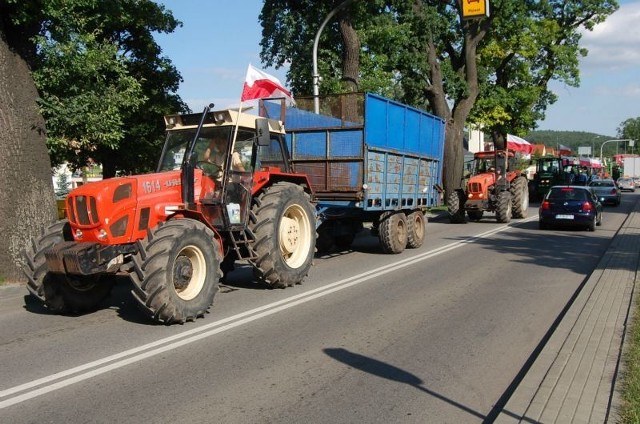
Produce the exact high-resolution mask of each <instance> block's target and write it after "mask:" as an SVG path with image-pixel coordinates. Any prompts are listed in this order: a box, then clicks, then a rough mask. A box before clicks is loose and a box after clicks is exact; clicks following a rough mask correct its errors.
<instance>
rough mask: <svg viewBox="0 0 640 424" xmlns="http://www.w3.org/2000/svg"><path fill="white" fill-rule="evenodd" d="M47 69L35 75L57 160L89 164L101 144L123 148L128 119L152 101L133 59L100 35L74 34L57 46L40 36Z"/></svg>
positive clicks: (41, 51) (49, 140)
mask: <svg viewBox="0 0 640 424" xmlns="http://www.w3.org/2000/svg"><path fill="white" fill-rule="evenodd" d="M36 41H37V44H38V46H39V47H40V50H39V59H40V63H41V66H40V68H38V69H36V70H35V71H34V72H33V78H34V81H35V83H36V87H38V90H39V91H40V93H42V94H41V99H40V106H41V109H42V114H43V116H44V118H45V120H46V121H47V130H48V143H49V145H50V149H51V153H52V156H53V159H54V162H56V163H58V162H61V161H65V160H67V161H72V162H73V163H74V164H75V165H76V166H77V167H81V166H84V164H85V163H86V161H87V159H88V158H89V157H90V156H91V153H92V152H93V151H95V148H96V145H98V144H101V145H105V146H109V147H111V148H114V149H115V148H117V147H118V145H119V142H120V141H121V140H122V139H123V138H124V137H125V128H124V127H123V123H124V122H123V116H124V115H125V114H126V113H134V112H135V111H136V110H137V109H138V108H139V107H140V105H141V104H142V103H144V101H145V100H146V97H145V96H144V94H143V92H142V88H141V85H140V83H139V82H138V81H137V80H136V79H135V78H133V77H132V76H131V75H130V74H129V72H128V69H127V68H128V63H127V62H128V59H127V58H126V57H125V56H124V55H122V54H120V53H118V46H117V45H115V44H114V43H112V42H109V41H104V40H97V39H96V36H95V35H94V34H69V35H68V39H67V40H66V41H63V42H57V41H54V40H52V39H51V38H47V37H44V36H38V37H37V38H36Z"/></svg>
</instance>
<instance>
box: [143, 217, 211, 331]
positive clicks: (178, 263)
mask: <svg viewBox="0 0 640 424" xmlns="http://www.w3.org/2000/svg"><path fill="white" fill-rule="evenodd" d="M221 261H222V253H221V251H220V248H219V244H218V241H217V239H216V236H215V234H214V233H213V231H211V230H210V229H209V228H208V227H207V226H206V225H204V224H203V223H201V222H198V221H195V220H192V219H176V220H173V221H169V222H166V223H163V224H160V225H159V226H158V227H156V228H154V229H152V230H150V231H149V232H148V234H147V238H146V239H144V240H141V241H139V242H138V253H137V254H136V255H134V257H133V263H134V270H133V272H132V273H131V280H132V282H133V291H132V293H133V296H134V298H135V299H136V300H137V301H138V303H139V305H140V307H141V309H142V310H143V311H144V312H145V313H146V314H147V315H148V316H149V317H151V318H152V319H154V320H156V321H159V322H162V323H165V324H173V323H180V324H183V323H184V322H186V321H194V320H195V319H196V318H199V317H202V316H203V315H204V314H205V313H206V312H207V311H208V310H209V308H210V307H211V305H212V304H213V299H214V297H215V295H216V293H217V291H218V282H219V281H220V278H221V277H222V272H221V270H220V263H221Z"/></svg>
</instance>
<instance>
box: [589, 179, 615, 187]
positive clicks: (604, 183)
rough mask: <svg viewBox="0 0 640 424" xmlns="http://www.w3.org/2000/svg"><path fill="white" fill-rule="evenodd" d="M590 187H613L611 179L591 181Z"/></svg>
mask: <svg viewBox="0 0 640 424" xmlns="http://www.w3.org/2000/svg"><path fill="white" fill-rule="evenodd" d="M589 185H590V186H591V187H613V186H614V184H613V181H602V180H599V181H593V182H592V183H591V184H589Z"/></svg>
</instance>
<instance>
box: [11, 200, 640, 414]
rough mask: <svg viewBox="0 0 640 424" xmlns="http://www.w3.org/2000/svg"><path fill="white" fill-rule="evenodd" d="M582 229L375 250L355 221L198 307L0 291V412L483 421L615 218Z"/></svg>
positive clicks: (444, 230)
mask: <svg viewBox="0 0 640 424" xmlns="http://www.w3.org/2000/svg"><path fill="white" fill-rule="evenodd" d="M634 196H636V194H626V193H625V194H624V195H623V204H622V205H621V206H620V207H617V208H616V207H608V208H606V210H605V215H604V222H603V225H602V226H601V227H597V229H596V231H595V232H594V233H589V232H586V231H576V230H547V231H540V230H538V225H537V211H536V209H535V206H536V205H532V207H531V208H530V211H529V216H530V218H528V219H525V220H514V221H513V222H512V223H511V224H510V225H503V224H497V223H496V222H495V220H494V219H493V215H487V217H486V218H485V219H483V221H481V222H479V223H469V224H466V225H453V224H449V223H447V222H446V221H442V222H430V223H429V224H428V226H427V237H428V238H427V241H426V243H425V245H424V246H423V247H422V248H420V249H415V250H407V251H405V252H404V253H402V254H400V255H385V254H382V252H381V250H380V249H379V248H378V246H377V241H376V239H374V238H372V237H370V236H369V235H368V234H367V233H366V231H365V232H363V233H362V234H361V235H360V236H359V237H358V238H357V240H356V243H355V244H354V249H353V250H352V251H349V252H343V253H339V254H334V255H331V256H323V257H318V258H317V259H316V261H315V266H314V267H313V268H312V271H311V274H310V276H309V278H308V279H307V280H306V281H305V283H304V284H303V285H301V286H296V287H294V288H288V289H286V290H265V289H264V288H263V287H261V286H259V285H256V284H254V283H252V282H251V271H250V270H249V269H247V268H245V267H240V268H239V269H238V270H237V271H236V272H234V273H233V274H231V276H230V277H231V278H230V281H229V283H228V285H226V286H224V287H223V289H222V291H221V292H220V293H219V294H218V296H217V297H216V301H215V305H214V307H213V308H212V313H211V314H209V315H207V316H206V317H205V319H201V320H198V321H197V322H196V323H188V324H185V325H183V326H171V327H167V326H163V325H155V324H153V323H149V322H148V321H146V320H145V319H144V317H143V316H142V315H141V314H139V313H138V310H137V307H136V305H135V304H134V302H133V300H132V299H131V297H130V296H129V294H128V289H129V288H128V286H127V284H126V283H122V284H119V285H118V286H117V287H116V290H115V291H114V293H113V296H112V297H111V298H109V299H108V301H107V302H106V303H105V305H104V308H103V309H101V310H99V311H98V312H96V313H93V314H89V315H85V316H80V317H65V316H56V315H50V314H48V313H47V312H46V310H44V309H43V308H42V307H40V305H38V304H37V303H34V302H32V301H31V299H30V298H28V297H27V298H26V299H25V294H26V289H24V288H23V287H17V286H9V287H2V288H0V422H7V423H44V422H51V423H63V422H64V423H94V422H98V423H112V422H120V423H141V422H145V423H176V422H179V423H302V422H304V423H356V422H363V423H364V422H367V423H391V422H397V423H425V422H429V423H431V422H434V423H441V422H451V423H453V422H455V423H458V422H465V423H469V422H483V421H490V420H491V418H492V417H493V414H494V413H495V408H496V405H497V404H499V403H500V402H502V401H504V400H505V397H506V396H508V393H509V390H510V388H511V387H512V386H513V384H514V382H515V381H517V378H518V375H519V373H520V372H521V370H522V369H523V367H525V366H526V364H527V363H528V361H529V360H530V359H531V356H532V354H534V353H535V351H536V348H537V347H539V345H540V343H541V342H543V341H544V339H545V336H546V335H547V334H548V332H549V331H550V329H551V328H552V326H553V324H554V322H555V321H556V320H557V319H558V317H559V315H561V313H562V311H563V309H564V308H565V307H566V305H567V303H568V302H569V301H570V300H571V298H572V296H573V295H574V294H575V292H576V291H577V290H578V289H579V288H580V286H581V284H582V283H583V282H584V281H585V280H586V278H587V277H588V275H589V274H590V272H591V271H592V270H593V268H594V267H595V265H596V263H597V260H598V258H599V257H600V256H601V255H602V254H603V252H604V251H605V249H606V248H607V246H608V244H609V242H610V240H611V237H612V236H613V235H614V234H615V232H616V231H617V229H618V228H619V227H620V225H621V224H622V221H623V219H624V217H625V216H626V215H627V213H628V210H629V207H630V205H631V204H632V201H633V200H634V199H635V197H634Z"/></svg>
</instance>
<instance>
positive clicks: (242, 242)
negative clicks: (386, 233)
mask: <svg viewBox="0 0 640 424" xmlns="http://www.w3.org/2000/svg"><path fill="white" fill-rule="evenodd" d="M212 106H213V105H212ZM165 122H166V125H167V138H166V142H165V145H164V149H163V152H162V156H161V158H160V162H159V165H158V169H157V172H156V173H152V174H146V175H136V176H128V177H119V178H113V179H107V180H104V181H101V182H96V183H91V184H86V185H83V186H81V187H79V188H77V189H76V190H74V191H72V192H71V193H70V194H69V195H68V197H67V199H66V214H67V219H64V220H61V221H58V222H57V223H54V224H52V225H51V226H49V227H48V228H46V229H45V230H43V232H42V234H41V236H40V237H38V238H36V239H34V240H33V241H32V243H31V245H30V246H28V248H27V249H26V252H25V255H26V266H25V268H24V270H25V274H26V276H27V278H28V289H29V291H30V292H31V294H32V295H33V296H35V297H36V298H38V299H40V300H41V301H42V302H44V304H45V305H46V307H47V308H48V309H49V310H51V311H53V312H58V313H71V314H76V313H83V312H88V311H91V310H94V309H96V308H97V307H98V305H99V304H100V302H101V301H103V300H104V299H105V298H106V297H107V296H108V295H109V293H110V291H111V289H112V287H113V285H114V277H115V276H116V275H118V274H125V275H129V276H130V279H131V281H132V293H133V297H134V298H135V299H136V300H137V301H138V303H139V304H140V306H141V307H142V310H143V311H144V312H145V313H146V314H147V315H148V316H149V317H151V318H152V319H154V320H156V321H159V322H163V323H166V324H171V323H184V322H185V321H190V320H195V319H196V318H198V317H201V316H203V315H204V314H205V313H206V312H207V311H208V309H209V307H210V306H211V304H212V303H213V299H214V296H215V294H216V292H217V291H218V282H219V280H220V279H221V277H222V276H223V271H228V270H230V269H232V268H233V263H234V262H235V261H236V260H239V259H241V260H246V261H248V263H249V264H250V265H252V266H253V269H254V274H255V276H256V277H257V279H258V280H259V281H262V282H264V283H266V284H267V285H269V286H271V287H286V286H292V285H294V284H298V283H300V282H302V280H303V279H304V277H305V276H306V275H307V273H308V271H309V268H310V267H311V262H312V259H313V254H314V250H315V242H316V217H315V209H314V206H313V205H312V203H311V200H310V199H311V196H312V192H311V186H310V184H309V180H308V178H307V177H306V176H305V175H301V174H295V173H293V172H291V171H290V169H291V168H290V163H289V154H288V151H287V148H286V144H285V141H284V127H283V125H282V123H281V122H280V121H277V120H271V119H265V118H261V117H257V116H255V115H250V114H246V113H239V112H238V111H237V110H222V111H211V110H210V108H205V110H204V112H203V113H202V115H200V114H189V115H172V116H167V117H165Z"/></svg>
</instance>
